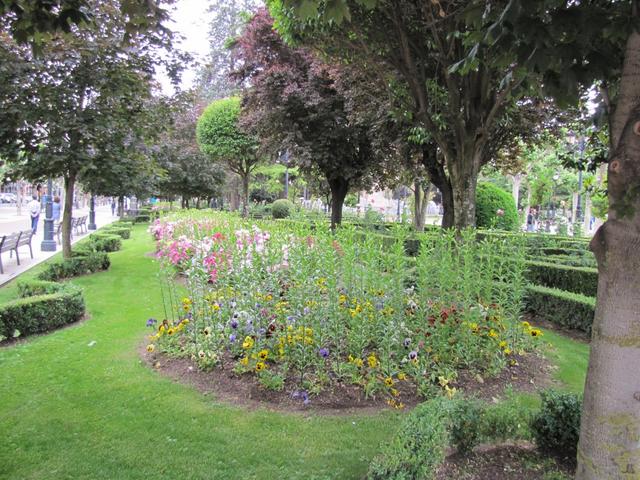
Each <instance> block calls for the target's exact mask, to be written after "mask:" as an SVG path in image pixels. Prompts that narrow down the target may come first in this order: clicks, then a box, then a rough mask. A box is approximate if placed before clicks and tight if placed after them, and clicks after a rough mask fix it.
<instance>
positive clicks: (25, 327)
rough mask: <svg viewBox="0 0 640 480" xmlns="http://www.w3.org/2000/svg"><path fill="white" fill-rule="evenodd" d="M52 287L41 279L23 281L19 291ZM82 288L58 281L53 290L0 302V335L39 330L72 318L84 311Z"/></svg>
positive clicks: (27, 333)
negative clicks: (57, 285)
mask: <svg viewBox="0 0 640 480" xmlns="http://www.w3.org/2000/svg"><path fill="white" fill-rule="evenodd" d="M42 290H51V291H53V290H55V287H53V286H51V285H49V286H45V285H44V282H33V284H32V285H25V284H23V287H22V293H25V294H27V293H32V292H38V291H42ZM84 311H85V307H84V299H83V297H82V291H81V290H80V289H79V288H77V287H74V286H73V285H60V288H59V289H58V291H57V292H55V293H47V294H43V295H35V296H26V297H24V298H20V299H18V300H13V301H11V302H9V303H5V304H4V305H2V306H0V336H4V337H11V336H15V335H14V334H15V332H16V330H17V331H18V332H20V335H31V334H34V333H42V332H46V331H49V330H53V329H55V328H58V327H61V326H63V325H66V324H69V323H72V322H75V321H77V320H79V319H80V318H82V316H83V315H84Z"/></svg>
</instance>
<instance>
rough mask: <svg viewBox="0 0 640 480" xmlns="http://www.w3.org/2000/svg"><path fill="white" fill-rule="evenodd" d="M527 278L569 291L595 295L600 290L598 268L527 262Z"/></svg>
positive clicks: (534, 282) (540, 283)
mask: <svg viewBox="0 0 640 480" xmlns="http://www.w3.org/2000/svg"><path fill="white" fill-rule="evenodd" d="M527 269H528V270H527V280H529V281H530V282H531V283H533V284H534V285H542V286H545V287H551V288H557V289H559V290H565V291H567V292H573V293H580V294H582V295H586V296H588V297H595V296H596V293H597V291H598V270H597V269H595V268H588V267H572V266H569V265H558V264H556V263H548V262H534V261H529V262H527Z"/></svg>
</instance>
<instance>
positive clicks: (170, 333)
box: [167, 328, 176, 335]
mask: <svg viewBox="0 0 640 480" xmlns="http://www.w3.org/2000/svg"><path fill="white" fill-rule="evenodd" d="M174 333H176V330H175V329H174V328H169V330H167V335H173V334H174Z"/></svg>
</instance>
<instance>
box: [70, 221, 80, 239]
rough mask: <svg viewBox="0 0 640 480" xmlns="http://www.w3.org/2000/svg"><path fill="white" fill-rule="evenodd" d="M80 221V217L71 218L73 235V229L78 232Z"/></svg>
mask: <svg viewBox="0 0 640 480" xmlns="http://www.w3.org/2000/svg"><path fill="white" fill-rule="evenodd" d="M79 222H80V218H79V217H78V218H71V236H73V231H74V230H75V231H76V233H78V223H79Z"/></svg>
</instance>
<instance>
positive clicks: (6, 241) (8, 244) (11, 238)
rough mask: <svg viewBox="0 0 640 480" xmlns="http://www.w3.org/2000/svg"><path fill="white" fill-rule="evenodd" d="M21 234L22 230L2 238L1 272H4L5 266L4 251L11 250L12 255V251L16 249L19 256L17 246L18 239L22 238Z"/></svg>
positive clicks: (0, 244)
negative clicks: (3, 263) (3, 260)
mask: <svg viewBox="0 0 640 480" xmlns="http://www.w3.org/2000/svg"><path fill="white" fill-rule="evenodd" d="M21 234H22V232H18V233H12V234H10V235H5V236H4V237H2V239H1V240H0V273H4V267H3V266H2V254H3V253H4V252H9V255H11V252H13V251H14V250H15V251H16V257H17V256H18V250H17V248H18V241H19V240H20V235H21Z"/></svg>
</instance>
